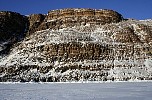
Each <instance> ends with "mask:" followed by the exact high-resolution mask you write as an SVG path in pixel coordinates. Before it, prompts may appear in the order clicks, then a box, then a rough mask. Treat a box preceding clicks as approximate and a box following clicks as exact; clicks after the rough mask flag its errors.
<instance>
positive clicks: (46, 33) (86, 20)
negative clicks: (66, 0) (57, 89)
mask: <svg viewBox="0 0 152 100" xmlns="http://www.w3.org/2000/svg"><path fill="white" fill-rule="evenodd" d="M3 13H4V12H1V16H4V15H5V14H3ZM5 13H6V12H5ZM9 13H11V14H16V15H17V16H20V17H19V18H20V19H18V20H16V19H17V18H18V17H15V18H16V19H12V20H15V22H13V23H18V24H17V25H19V26H20V27H19V26H17V25H14V26H12V28H11V26H10V27H1V28H2V29H1V30H3V31H0V35H3V34H5V33H6V34H9V35H10V34H11V33H12V32H14V33H15V34H18V33H21V34H23V35H24V36H25V37H24V38H23V40H20V41H19V40H17V41H16V42H14V43H15V44H14V45H13V46H12V47H11V49H10V51H9V54H7V55H1V58H0V81H4V82H5V81H23V82H24V81H36V82H39V81H42V82H45V81H48V82H52V81H54V82H57V81H106V80H113V81H114V80H123V81H127V80H151V79H152V20H141V21H138V20H131V19H128V20H124V18H123V17H122V15H121V14H119V13H117V12H115V11H112V10H95V9H61V10H53V11H49V12H48V14H47V15H43V14H32V15H29V16H22V15H19V14H17V13H13V12H9ZM6 15H7V17H6V18H5V17H1V20H4V21H1V26H2V25H3V26H5V25H6V26H7V24H9V23H11V20H6V19H7V18H8V16H10V15H8V14H6ZM13 18H14V17H13ZM18 21H19V22H18ZM20 23H22V25H20ZM10 25H12V24H10ZM7 28H8V29H7ZM7 30H8V31H7ZM17 30H19V31H17ZM23 30H24V31H23ZM9 31H11V32H10V33H9ZM16 36H20V35H14V34H12V35H10V37H11V38H12V37H16ZM0 39H1V40H2V39H3V42H2V43H1V48H0V49H1V51H2V50H3V49H4V48H5V45H4V44H5V43H6V42H7V41H8V40H10V38H9V37H8V38H5V41H4V38H0Z"/></svg>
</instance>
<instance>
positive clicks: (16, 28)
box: [0, 11, 27, 41]
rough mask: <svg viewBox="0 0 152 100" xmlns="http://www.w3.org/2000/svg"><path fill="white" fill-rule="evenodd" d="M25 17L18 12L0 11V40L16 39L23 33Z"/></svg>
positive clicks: (25, 22)
mask: <svg viewBox="0 0 152 100" xmlns="http://www.w3.org/2000/svg"><path fill="white" fill-rule="evenodd" d="M26 24H27V19H26V17H25V16H22V15H20V14H19V13H15V12H10V11H0V41H7V40H9V39H16V38H19V37H21V35H23V34H24V32H25V29H26V27H27V25H26Z"/></svg>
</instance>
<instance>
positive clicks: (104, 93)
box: [0, 82, 152, 100]
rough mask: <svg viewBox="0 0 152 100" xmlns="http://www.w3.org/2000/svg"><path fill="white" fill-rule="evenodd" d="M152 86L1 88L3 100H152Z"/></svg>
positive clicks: (150, 84) (20, 85)
mask: <svg viewBox="0 0 152 100" xmlns="http://www.w3.org/2000/svg"><path fill="white" fill-rule="evenodd" d="M151 98H152V82H119V83H50V84H48V83H42V84H40V83H39V84H29V83H26V84H25V83H24V84H21V83H19V84H18V83H17V84H3V83H1V84H0V100H151Z"/></svg>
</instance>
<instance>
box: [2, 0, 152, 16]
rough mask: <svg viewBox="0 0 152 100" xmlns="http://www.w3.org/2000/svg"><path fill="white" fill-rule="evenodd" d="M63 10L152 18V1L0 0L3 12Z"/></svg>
mask: <svg viewBox="0 0 152 100" xmlns="http://www.w3.org/2000/svg"><path fill="white" fill-rule="evenodd" d="M61 8H93V9H112V10H115V11H117V12H119V13H120V14H122V15H123V16H124V18H134V19H150V18H152V0H0V10H1V11H7V10H8V11H14V12H19V13H21V14H22V15H29V14H32V13H35V14H37V13H42V14H46V13H47V12H48V11H49V10H54V9H61Z"/></svg>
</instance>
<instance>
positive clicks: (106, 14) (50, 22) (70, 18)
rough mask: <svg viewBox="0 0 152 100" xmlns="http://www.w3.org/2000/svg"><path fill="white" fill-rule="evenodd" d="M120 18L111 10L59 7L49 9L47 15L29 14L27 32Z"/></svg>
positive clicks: (100, 23) (113, 20)
mask: <svg viewBox="0 0 152 100" xmlns="http://www.w3.org/2000/svg"><path fill="white" fill-rule="evenodd" d="M122 20H123V17H122V15H120V14H119V13H117V12H115V11H112V10H95V9H60V10H53V11H49V12H48V14H47V15H42V14H35V15H30V16H29V21H30V30H29V32H30V33H33V32H35V31H40V30H45V29H48V28H51V29H61V28H66V27H74V26H80V25H86V24H92V25H104V24H108V23H117V22H120V21H122Z"/></svg>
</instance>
